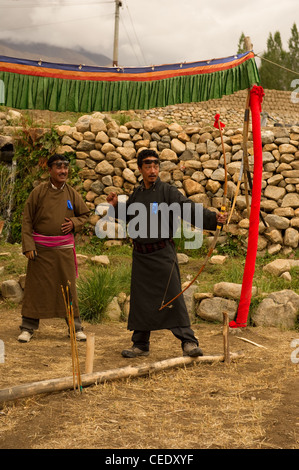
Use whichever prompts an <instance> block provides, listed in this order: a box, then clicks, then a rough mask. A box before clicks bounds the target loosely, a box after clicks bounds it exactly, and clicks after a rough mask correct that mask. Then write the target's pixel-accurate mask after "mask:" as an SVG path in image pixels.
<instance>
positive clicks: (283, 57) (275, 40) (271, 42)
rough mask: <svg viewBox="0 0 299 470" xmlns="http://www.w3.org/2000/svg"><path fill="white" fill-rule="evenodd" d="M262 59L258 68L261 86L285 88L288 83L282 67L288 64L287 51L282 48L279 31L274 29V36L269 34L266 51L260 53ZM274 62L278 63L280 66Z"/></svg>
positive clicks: (277, 88)
mask: <svg viewBox="0 0 299 470" xmlns="http://www.w3.org/2000/svg"><path fill="white" fill-rule="evenodd" d="M262 59H265V60H262V63H261V67H260V70H259V72H260V77H261V83H262V86H263V87H264V88H268V89H272V90H287V89H288V86H289V84H288V83H287V72H286V71H285V70H284V67H287V65H288V53H287V52H286V51H285V50H284V49H283V46H282V40H281V36H280V32H279V31H276V32H275V33H274V36H272V33H270V34H269V37H268V40H267V51H266V52H264V54H263V55H262ZM267 60H268V61H271V62H272V63H271V62H268V61H267ZM274 64H277V65H280V66H281V68H280V69H279V68H278V67H277V66H276V65H274Z"/></svg>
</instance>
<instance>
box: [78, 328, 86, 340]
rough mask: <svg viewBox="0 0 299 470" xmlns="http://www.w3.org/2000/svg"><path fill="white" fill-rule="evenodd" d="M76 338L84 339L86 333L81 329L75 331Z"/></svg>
mask: <svg viewBox="0 0 299 470" xmlns="http://www.w3.org/2000/svg"><path fill="white" fill-rule="evenodd" d="M76 340H77V341H86V334H85V333H83V331H82V330H81V331H76Z"/></svg>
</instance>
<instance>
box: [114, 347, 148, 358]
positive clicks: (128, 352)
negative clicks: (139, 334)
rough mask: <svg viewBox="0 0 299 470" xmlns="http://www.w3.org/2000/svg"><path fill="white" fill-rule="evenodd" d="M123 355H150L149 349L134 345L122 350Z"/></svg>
mask: <svg viewBox="0 0 299 470" xmlns="http://www.w3.org/2000/svg"><path fill="white" fill-rule="evenodd" d="M121 355H122V356H123V357H137V356H148V355H149V351H143V350H142V349H139V348H137V347H136V346H133V347H132V348H129V349H124V350H123V351H122V352H121Z"/></svg>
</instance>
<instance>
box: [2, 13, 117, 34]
mask: <svg viewBox="0 0 299 470" xmlns="http://www.w3.org/2000/svg"><path fill="white" fill-rule="evenodd" d="M108 16H109V17H112V16H113V14H111V13H108V14H106V15H101V16H90V17H88V18H77V19H73V20H66V21H55V22H54V23H43V24H35V25H32V24H31V25H30V26H22V27H21V28H11V29H3V30H1V33H8V32H10V31H19V30H21V29H32V28H41V27H43V26H53V25H55V26H56V25H58V24H63V23H72V22H76V21H85V20H93V19H95V18H103V17H108Z"/></svg>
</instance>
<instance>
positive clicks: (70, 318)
mask: <svg viewBox="0 0 299 470" xmlns="http://www.w3.org/2000/svg"><path fill="white" fill-rule="evenodd" d="M61 289H62V295H63V299H64V304H65V310H66V318H67V322H68V325H69V331H70V338H71V352H72V366H73V383H74V390H76V388H78V390H79V391H80V393H82V392H83V387H82V381H81V373H80V362H79V355H78V347H77V339H76V331H75V320H74V310H73V303H72V294H71V283H70V281H67V285H66V287H65V289H64V287H63V286H61ZM76 378H77V381H76Z"/></svg>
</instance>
